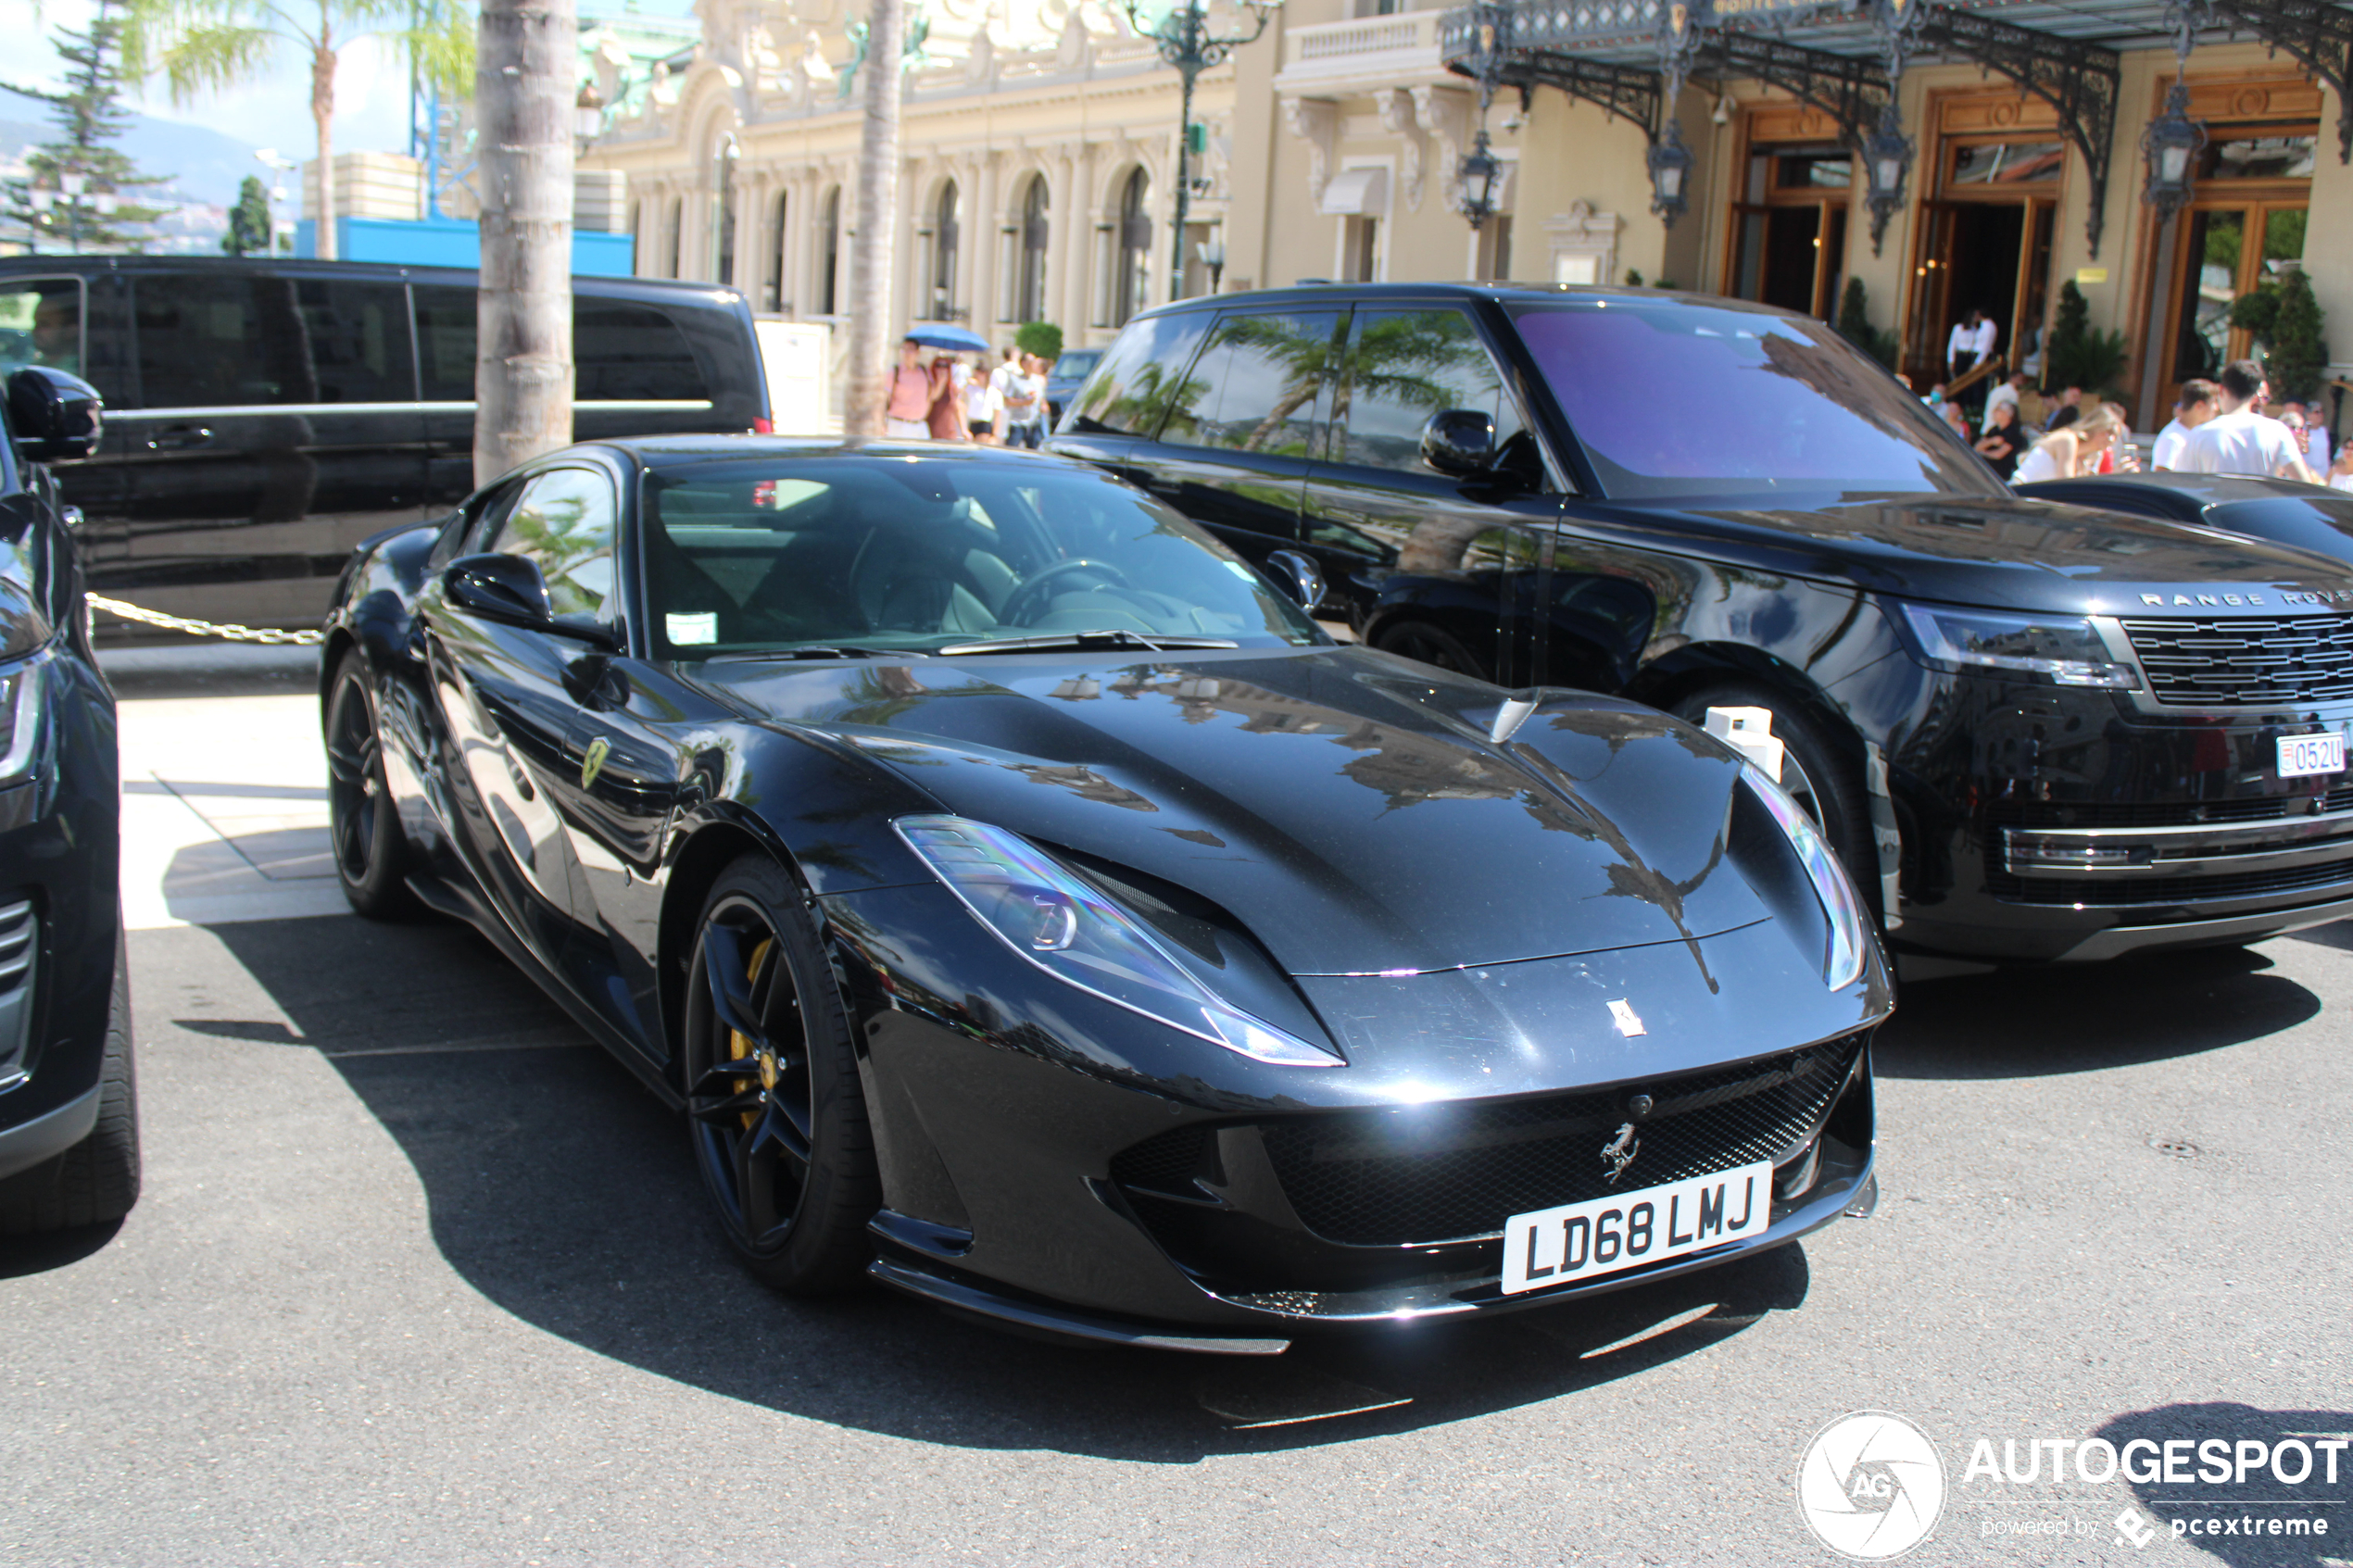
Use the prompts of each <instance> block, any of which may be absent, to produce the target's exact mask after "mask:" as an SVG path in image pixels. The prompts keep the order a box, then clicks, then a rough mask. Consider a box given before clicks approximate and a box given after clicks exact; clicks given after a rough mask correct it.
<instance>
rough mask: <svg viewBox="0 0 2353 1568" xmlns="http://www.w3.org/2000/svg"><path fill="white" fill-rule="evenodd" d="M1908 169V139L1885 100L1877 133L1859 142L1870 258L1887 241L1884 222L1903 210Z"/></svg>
mask: <svg viewBox="0 0 2353 1568" xmlns="http://www.w3.org/2000/svg"><path fill="white" fill-rule="evenodd" d="M1911 169H1912V139H1911V138H1910V137H1909V136H1906V135H1905V134H1904V123H1903V121H1902V120H1901V119H1898V118H1897V117H1896V113H1895V104H1894V100H1893V99H1891V100H1889V102H1888V105H1887V107H1886V108H1885V109H1883V110H1881V113H1880V120H1879V129H1878V130H1877V131H1874V132H1871V133H1870V134H1869V136H1867V137H1865V138H1864V139H1863V175H1864V180H1865V182H1866V186H1865V190H1864V194H1863V203H1864V205H1865V206H1866V207H1869V208H1870V209H1871V254H1872V255H1873V256H1877V255H1878V254H1879V252H1880V242H1881V241H1882V240H1883V239H1885V238H1886V237H1887V220H1889V219H1891V218H1893V217H1894V216H1895V215H1896V214H1897V213H1898V212H1900V211H1902V210H1903V208H1904V183H1905V180H1906V177H1907V176H1908V175H1909V174H1910V173H1911Z"/></svg>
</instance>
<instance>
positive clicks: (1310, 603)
mask: <svg viewBox="0 0 2353 1568" xmlns="http://www.w3.org/2000/svg"><path fill="white" fill-rule="evenodd" d="M1266 572H1267V575H1268V576H1270V577H1272V578H1274V580H1275V584H1276V586H1277V587H1279V588H1281V589H1282V590H1283V592H1285V593H1287V594H1289V595H1290V596H1291V597H1292V598H1294V599H1297V600H1298V601H1299V608H1302V609H1303V610H1306V611H1307V612H1309V613H1310V614H1313V613H1315V607H1316V606H1317V605H1319V604H1322V603H1323V602H1324V569H1323V568H1322V567H1320V566H1317V565H1316V564H1315V557H1313V556H1308V555H1302V554H1301V553H1300V552H1299V551H1297V550H1277V551H1276V552H1275V553H1274V554H1273V555H1270V556H1268V557H1267V558H1266Z"/></svg>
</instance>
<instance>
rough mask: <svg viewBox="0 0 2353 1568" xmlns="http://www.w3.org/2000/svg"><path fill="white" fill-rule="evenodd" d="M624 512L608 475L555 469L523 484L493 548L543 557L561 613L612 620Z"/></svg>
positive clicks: (553, 600) (550, 593)
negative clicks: (616, 544)
mask: <svg viewBox="0 0 2353 1568" xmlns="http://www.w3.org/2000/svg"><path fill="white" fill-rule="evenodd" d="M493 505H494V506H495V505H497V503H496V502H494V503H493ZM618 511H619V508H618V507H617V506H616V505H615V503H614V500H613V493H612V483H611V482H610V481H609V480H607V479H606V478H605V476H604V475H603V474H601V473H598V472H597V471H596V470H593V469H550V470H547V472H545V473H542V474H536V475H535V476H533V477H532V478H531V479H529V480H526V481H525V482H524V483H523V486H522V493H521V494H520V495H517V496H516V497H515V502H514V507H513V508H512V509H511V510H510V511H509V512H508V513H507V515H506V517H505V519H504V520H503V521H500V522H499V524H498V525H497V527H498V532H497V537H496V538H495V539H494V540H493V541H492V542H491V544H490V546H489V547H490V548H491V549H493V550H497V551H500V552H502V553H504V554H506V555H510V556H524V557H528V558H530V559H532V560H535V561H537V562H538V563H539V574H540V575H541V576H542V577H545V578H546V579H547V600H548V603H549V604H550V605H551V606H552V607H553V608H554V609H555V612H556V613H557V614H558V615H573V616H582V617H585V618H586V619H588V620H591V621H611V620H612V619H614V616H615V615H616V613H617V612H618V611H619V609H620V606H619V605H618V604H617V603H616V602H615V599H614V594H615V593H616V592H617V590H618V583H617V582H616V580H615V578H614V575H613V524H614V521H615V519H616V516H617V514H618Z"/></svg>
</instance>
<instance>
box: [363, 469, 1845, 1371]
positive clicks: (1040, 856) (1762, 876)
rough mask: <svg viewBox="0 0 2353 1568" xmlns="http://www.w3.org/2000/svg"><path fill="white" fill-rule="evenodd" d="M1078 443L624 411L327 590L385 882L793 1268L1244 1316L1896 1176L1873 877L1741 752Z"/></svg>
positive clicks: (1589, 1276) (1202, 1317) (1522, 1268)
mask: <svg viewBox="0 0 2353 1568" xmlns="http://www.w3.org/2000/svg"><path fill="white" fill-rule="evenodd" d="M1274 566H1275V570H1276V571H1277V573H1278V575H1282V576H1284V577H1285V578H1286V580H1285V581H1283V582H1281V583H1277V582H1276V581H1273V580H1270V579H1269V578H1268V577H1266V576H1263V575H1262V574H1261V573H1260V572H1259V571H1257V570H1255V569H1253V568H1252V567H1251V566H1249V565H1246V564H1245V563H1244V562H1243V561H1241V560H1240V559H1239V558H1237V557H1236V556H1234V555H1233V554H1232V553H1230V552H1229V551H1227V549H1226V548H1225V547H1224V546H1221V545H1219V544H1218V543H1216V542H1215V541H1214V540H1213V539H1212V538H1210V537H1209V536H1208V535H1207V534H1205V533H1202V531H1200V530H1199V529H1197V528H1195V527H1194V526H1193V525H1192V524H1190V523H1189V522H1187V521H1185V520H1184V519H1183V518H1181V517H1179V516H1178V515H1177V514H1176V513H1175V512H1173V511H1171V510H1169V509H1168V508H1165V507H1164V506H1163V505H1161V504H1160V503H1158V502H1157V501H1154V500H1152V499H1151V498H1150V497H1149V496H1146V495H1142V494H1140V493H1139V492H1137V491H1135V490H1132V489H1130V488H1128V487H1127V486H1126V485H1124V484H1122V483H1119V482H1118V481H1116V480H1114V479H1113V478H1110V477H1107V476H1105V475H1103V474H1102V473H1101V472H1099V471H1096V470H1090V469H1087V468H1083V467H1080V466H1078V465H1076V464H1070V463H1065V462H1063V461H1062V460H1060V459H1058V458H1049V457H1041V456H1038V455H1034V454H1029V453H1022V452H1013V451H996V450H988V449H963V448H948V447H938V446H932V445H926V444H922V443H906V444H890V445H886V444H881V443H867V444H858V443H847V444H839V443H816V442H796V441H787V440H782V439H763V438H741V437H738V438H718V437H712V438H691V439H671V440H661V441H650V440H649V441H642V442H613V443H599V444H593V445H579V446H574V447H572V448H569V449H567V450H565V451H562V452H559V453H556V454H554V455H552V456H549V457H547V458H542V459H539V460H537V461H535V462H533V463H531V464H529V465H527V466H526V467H524V468H523V469H522V470H519V471H517V472H515V473H513V474H510V475H509V476H508V477H507V478H505V479H503V480H501V481H499V482H498V483H496V484H493V485H491V486H489V487H488V488H486V489H484V491H483V492H481V493H480V494H479V495H475V496H474V497H473V498H472V500H471V501H469V502H468V503H467V505H466V506H465V507H464V508H462V509H461V510H460V511H459V512H458V513H457V514H455V515H453V516H451V517H449V518H448V519H447V520H444V521H440V522H437V523H432V524H427V525H423V526H419V527H416V528H412V529H409V530H407V531H404V532H400V533H393V534H390V535H387V536H384V537H381V538H378V539H376V540H374V541H372V542H371V543H370V544H369V545H367V546H363V547H362V548H361V549H360V551H359V553H358V554H357V555H356V556H355V558H354V559H353V561H352V563H351V565H350V567H349V569H348V570H347V571H346V574H345V577H344V581H343V583H342V585H341V588H340V590H339V592H338V595H337V599H336V604H335V608H334V610H333V614H332V616H331V617H330V619H329V621H328V623H327V643H326V646H325V650H324V651H325V655H326V660H325V665H324V671H325V673H324V680H323V683H322V697H323V703H324V722H325V738H326V746H327V750H328V755H329V759H330V762H331V765H332V773H333V784H332V788H331V791H330V795H331V799H332V805H333V831H334V839H335V847H336V855H337V859H338V863H339V865H340V868H341V873H342V877H343V881H344V885H345V888H346V891H347V893H348V894H349V896H350V898H351V902H352V904H353V905H354V907H355V908H357V909H359V911H360V912H361V913H362V914H366V915H371V916H391V915H394V914H396V913H397V912H399V911H401V910H402V909H408V908H414V907H416V906H418V905H423V906H427V907H430V908H432V909H438V910H441V911H443V912H445V913H447V914H450V915H454V916H457V917H459V918H461V919H463V920H466V921H469V922H472V923H473V924H474V925H476V926H478V927H479V928H480V929H481V930H482V931H483V932H484V933H485V934H486V935H488V936H489V937H490V938H491V939H492V940H493V941H495V942H496V943H497V944H498V946H499V947H501V948H502V949H504V951H505V952H506V953H507V954H508V955H509V956H510V958H511V959H512V960H513V961H514V962H515V963H517V964H518V965H520V966H522V968H523V969H524V970H525V971H526V972H529V973H530V974H531V975H532V976H533V977H534V978H535V980H537V981H538V983H539V984H540V985H543V986H544V987H546V989H547V991H548V992H549V993H550V994H551V995H552V996H553V997H555V998H556V999H557V1000H558V1001H559V1002H560V1003H561V1004H562V1005H563V1006H564V1007H565V1008H566V1009H567V1010H570V1012H571V1013H572V1014H573V1017H575V1018H576V1019H577V1020H578V1021H579V1022H580V1023H581V1025H582V1026H583V1027H584V1028H585V1029H586V1030H588V1031H589V1032H590V1033H592V1034H593V1035H595V1036H596V1037H597V1038H598V1040H600V1041H601V1042H603V1043H604V1044H605V1045H606V1046H607V1047H610V1049H611V1050H612V1051H613V1052H614V1054H615V1055H617V1056H618V1057H619V1058H620V1059H621V1060H623V1062H625V1063H626V1064H628V1066H629V1067H630V1068H632V1069H633V1070H635V1073H637V1074H638V1075H639V1076H641V1077H642V1078H643V1079H644V1081H645V1082H646V1084H647V1085H648V1086H649V1087H650V1088H651V1089H652V1090H653V1092H654V1093H656V1094H658V1095H660V1096H661V1098H663V1099H664V1100H666V1101H668V1102H669V1103H670V1104H672V1105H673V1106H675V1107H678V1108H680V1109H681V1110H683V1111H684V1112H685V1117H684V1120H685V1123H686V1127H687V1130H688V1133H689V1135H690V1137H691V1139H692V1142H693V1147H694V1149H695V1151H696V1154H697V1157H698V1162H699V1165H700V1168H701V1171H702V1173H703V1175H704V1177H705V1179H706V1181H707V1183H708V1185H709V1188H710V1193H711V1198H712V1200H713V1202H714V1204H715V1206H716V1210H717V1213H718V1217H719V1221H720V1223H721V1224H722V1226H723V1227H724V1231H725V1233H726V1235H727V1236H728V1237H729V1239H730V1240H731V1241H732V1242H733V1244H734V1246H735V1247H736V1249H737V1250H738V1251H739V1252H740V1253H741V1255H742V1256H743V1257H744V1259H745V1260H746V1261H747V1262H748V1263H749V1266H750V1268H751V1269H752V1270H753V1271H754V1272H755V1273H758V1274H759V1275H760V1276H761V1278H763V1279H765V1280H767V1281H769V1282H770V1283H772V1284H774V1285H775V1286H778V1287H780V1288H783V1289H786V1290H788V1291H794V1292H815V1291H823V1290H828V1289H837V1288H841V1287H843V1286H848V1285H850V1284H852V1283H855V1282H857V1281H860V1280H862V1279H864V1278H867V1277H869V1276H871V1277H873V1278H877V1279H880V1280H882V1281H884V1282H886V1283H887V1284H889V1285H891V1286H897V1287H898V1288H900V1289H902V1290H905V1291H909V1292H912V1293H913V1294H915V1295H917V1296H920V1297H924V1298H930V1299H932V1300H935V1301H937V1302H939V1303H941V1304H943V1305H946V1306H949V1307H951V1308H954V1309H959V1310H962V1311H966V1312H972V1313H978V1314H981V1315H983V1316H987V1317H990V1318H994V1319H998V1320H1000V1321H1003V1322H1007V1323H1014V1324H1018V1325H1021V1326H1023V1327H1026V1328H1028V1329H1031V1330H1045V1331H1050V1332H1054V1333H1059V1334H1062V1335H1066V1336H1078V1337H1082V1338H1088V1339H1093V1340H1098V1341H1112V1342H1118V1343H1127V1344H1139V1345H1151V1346H1162V1347H1169V1348H1189V1349H1199V1350H1211V1351H1226V1352H1232V1353H1268V1352H1272V1351H1276V1350H1279V1349H1281V1348H1283V1347H1284V1346H1285V1345H1286V1344H1287V1343H1288V1342H1289V1341H1290V1338H1291V1337H1292V1336H1295V1335H1297V1334H1298V1333H1300V1332H1302V1330H1304V1329H1308V1328H1312V1327H1315V1326H1326V1325H1335V1324H1345V1323H1371V1322H1377V1321H1378V1322H1389V1321H1397V1320H1411V1319H1416V1318H1425V1317H1429V1316H1434V1315H1435V1316H1443V1315H1450V1314H1469V1313H1478V1312H1485V1311H1502V1310H1510V1309H1514V1308H1521V1307H1528V1306H1533V1305H1537V1304H1540V1303H1543V1302H1547V1301H1554V1300H1560V1299H1564V1298H1574V1297H1577V1296H1580V1295H1583V1294H1587V1293H1590V1292H1593V1291H1600V1290H1606V1289H1610V1288H1613V1287H1617V1286H1626V1285H1629V1284H1632V1283H1635V1282H1638V1281H1642V1280H1650V1279H1656V1278H1659V1277H1662V1276H1664V1275H1667V1274H1673V1273H1681V1272H1684V1271H1688V1270H1692V1269H1698V1268H1705V1267H1707V1266H1709V1265H1712V1264H1716V1263H1719V1262H1722V1261H1726V1260H1728V1259H1731V1258H1735V1257H1740V1256H1743V1255H1745V1254H1747V1253H1750V1252H1754V1251H1755V1250H1758V1249H1761V1248H1770V1247H1775V1246H1778V1245H1780V1244H1783V1243H1786V1242H1788V1241H1790V1240H1792V1239H1793V1238H1795V1237H1797V1236H1801V1235H1804V1234H1805V1233H1806V1232H1807V1231H1809V1230H1812V1229H1814V1228H1815V1227H1817V1226H1819V1225H1822V1224H1825V1223H1829V1222H1830V1221H1831V1220H1832V1219H1834V1218H1836V1217H1837V1216H1838V1215H1840V1214H1841V1213H1843V1212H1849V1211H1856V1212H1860V1211H1867V1210H1868V1206H1869V1203H1870V1202H1871V1201H1872V1200H1873V1198H1875V1196H1876V1186H1875V1184H1874V1182H1873V1178H1872V1174H1871V1171H1872V1151H1873V1136H1874V1132H1873V1128H1874V1122H1873V1110H1872V1098H1871V1077H1870V1065H1869V1063H1870V1057H1869V1037H1870V1034H1871V1031H1872V1030H1873V1029H1874V1028H1875V1027H1876V1026H1877V1025H1878V1024H1879V1023H1880V1022H1881V1020H1882V1019H1883V1018H1884V1017H1885V1016H1886V1014H1887V1012H1888V1009H1889V1006H1890V997H1891V992H1890V988H1889V983H1888V980H1887V976H1886V972H1885V970H1884V968H1883V967H1882V963H1881V957H1880V953H1879V948H1878V944H1877V938H1876V936H1875V935H1874V931H1873V927H1872V922H1871V920H1870V917H1869V913H1868V911H1867V910H1866V909H1865V908H1864V907H1863V906H1862V904H1861V903H1860V902H1859V900H1858V898H1857V897H1856V891H1855V889H1854V887H1853V886H1852V885H1851V884H1849V883H1848V882H1847V880H1846V878H1845V876H1844V874H1843V872H1841V871H1840V869H1839V868H1838V866H1837V864H1836V862H1835V861H1834V860H1833V859H1832V858H1831V854H1830V852H1829V851H1828V849H1827V848H1825V847H1824V846H1823V844H1822V842H1821V840H1820V839H1819V838H1818V836H1817V835H1816V834H1815V832H1814V830H1813V827H1812V824H1811V823H1810V822H1809V820H1808V819H1807V818H1806V815H1805V814H1804V813H1803V811H1802V810H1801V809H1799V808H1797V807H1796V806H1795V805H1793V803H1792V801H1791V798H1790V797H1789V796H1787V795H1785V794H1784V793H1783V792H1782V791H1781V790H1780V788H1779V787H1777V786H1776V785H1775V784H1773V783H1772V781H1771V780H1770V779H1769V778H1768V777H1767V775H1766V773H1765V772H1763V771H1760V769H1759V767H1758V765H1757V764H1756V763H1755V762H1753V761H1749V760H1746V759H1744V758H1743V755H1742V754H1741V753H1738V752H1735V751H1734V750H1732V749H1730V748H1729V747H1728V746H1725V745H1724V744H1722V743H1719V742H1718V740H1716V739H1714V738H1711V737H1710V736H1709V735H1707V734H1704V733H1703V732H1702V731H1700V730H1697V729H1694V728H1692V726H1690V725H1688V724H1685V723H1682V722H1680V721H1677V720H1674V719H1671V718H1667V717H1666V716H1665V715H1663V714H1660V713H1658V712H1655V711H1654V710H1652V709H1646V708H1642V707H1639V706H1637V705H1634V704H1631V703H1628V702H1624V701H1619V700H1617V699H1614V698H1605V697H1598V696H1589V695H1584V694H1579V693H1576V692H1568V691H1556V690H1533V691H1521V692H1511V691H1504V690H1502V689H1499V688H1497V687H1494V686H1490V685H1487V684H1483V683H1481V682H1478V681H1477V680H1473V679H1469V678H1465V677H1457V676H1453V675H1448V674H1444V673H1441V672H1440V671H1435V670H1432V669H1430V668H1428V667H1427V666H1423V665H1419V664H1414V663H1410V662H1407V661H1406V660H1403V659H1398V658H1395V657H1392V656H1390V655H1386V654H1380V653H1375V652H1371V651H1369V650H1366V649H1364V648H1361V647H1354V646H1340V645H1338V644H1335V643H1334V642H1333V641H1332V640H1331V639H1330V638H1329V637H1328V636H1327V635H1326V633H1324V632H1323V631H1322V630H1321V629H1319V628H1318V626H1317V625H1316V623H1315V621H1313V620H1312V619H1311V618H1310V615H1309V613H1308V612H1309V610H1310V609H1312V608H1313V606H1314V602H1315V598H1316V597H1317V596H1318V594H1319V592H1320V584H1319V583H1317V582H1316V580H1315V569H1314V567H1313V565H1312V564H1311V563H1310V562H1308V561H1307V560H1306V559H1305V558H1303V557H1292V558H1284V557H1277V558H1276V560H1275V563H1274Z"/></svg>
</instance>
